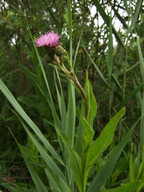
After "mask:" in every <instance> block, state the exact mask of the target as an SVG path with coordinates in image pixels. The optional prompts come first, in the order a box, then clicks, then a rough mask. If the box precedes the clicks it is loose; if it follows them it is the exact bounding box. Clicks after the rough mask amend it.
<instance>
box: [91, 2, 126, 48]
mask: <svg viewBox="0 0 144 192" xmlns="http://www.w3.org/2000/svg"><path fill="white" fill-rule="evenodd" d="M93 2H94V4H95V6H96V8H97V11H98V12H99V13H100V15H101V17H102V18H103V20H104V21H105V23H106V24H107V26H108V27H109V17H108V16H107V14H106V13H105V11H104V9H103V8H102V6H101V5H100V3H99V1H98V0H93ZM112 31H113V33H114V35H115V37H116V39H117V40H118V41H119V43H120V44H121V45H122V46H123V47H124V44H123V42H122V40H121V38H120V36H119V34H118V33H117V31H116V30H115V28H114V27H113V26H112Z"/></svg>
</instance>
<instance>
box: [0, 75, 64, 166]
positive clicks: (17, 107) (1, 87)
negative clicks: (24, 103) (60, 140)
mask: <svg viewBox="0 0 144 192" xmlns="http://www.w3.org/2000/svg"><path fill="white" fill-rule="evenodd" d="M0 90H1V91H2V93H3V94H4V95H5V97H6V98H7V99H8V100H9V102H10V103H11V104H12V106H13V107H14V109H15V110H16V111H17V112H18V114H19V115H20V116H21V117H22V119H24V120H25V122H26V123H27V124H28V125H29V126H30V127H31V129H32V130H33V131H34V132H35V134H36V135H37V136H38V138H39V139H40V140H41V141H42V142H43V144H44V145H45V147H46V148H47V149H48V150H49V152H50V153H51V154H52V155H53V156H54V158H55V159H57V160H58V161H59V162H60V163H61V164H62V165H63V162H62V160H61V159H60V157H59V156H58V155H57V153H56V151H55V150H54V149H53V147H52V146H51V145H50V143H49V142H48V141H47V139H46V138H45V137H44V136H43V134H42V132H41V131H40V130H39V128H38V127H37V125H36V124H35V123H34V122H33V121H32V120H31V119H30V117H29V116H28V115H27V114H26V112H25V111H24V110H23V108H22V107H21V106H20V105H19V103H18V102H17V101H16V99H15V98H14V96H13V95H12V94H11V92H10V91H9V90H8V88H7V87H6V86H5V84H4V83H3V81H2V80H1V79H0Z"/></svg>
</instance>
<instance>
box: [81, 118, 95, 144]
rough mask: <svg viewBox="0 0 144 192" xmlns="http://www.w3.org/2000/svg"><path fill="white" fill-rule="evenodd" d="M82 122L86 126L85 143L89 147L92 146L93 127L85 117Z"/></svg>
mask: <svg viewBox="0 0 144 192" xmlns="http://www.w3.org/2000/svg"><path fill="white" fill-rule="evenodd" d="M80 120H81V122H82V124H83V126H84V134H83V138H84V141H85V143H86V146H87V145H89V144H91V142H92V140H93V136H94V130H93V129H92V128H91V126H90V125H89V123H88V122H87V120H86V119H85V118H84V117H81V119H80Z"/></svg>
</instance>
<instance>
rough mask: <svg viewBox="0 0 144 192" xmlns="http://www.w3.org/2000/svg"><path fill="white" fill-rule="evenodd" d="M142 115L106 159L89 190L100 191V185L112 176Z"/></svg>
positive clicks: (90, 191)
mask: <svg viewBox="0 0 144 192" xmlns="http://www.w3.org/2000/svg"><path fill="white" fill-rule="evenodd" d="M140 119H141V117H140V118H139V119H138V120H137V122H136V123H135V124H134V125H133V126H132V128H131V130H130V131H129V132H128V133H127V135H126V136H125V137H124V138H123V139H122V141H121V142H120V143H119V144H118V145H117V146H116V147H115V148H114V150H113V152H112V153H111V155H110V157H109V159H108V160H107V161H106V163H105V165H104V166H103V167H102V168H101V170H100V171H99V172H98V174H97V175H96V176H95V177H94V178H93V180H92V181H91V183H90V185H89V187H88V190H87V192H99V189H100V187H101V186H102V185H103V184H104V183H105V182H106V180H107V179H108V178H109V177H110V175H111V173H112V171H113V170H114V167H115V165H116V162H117V160H118V158H119V157H120V154H121V153H122V151H123V149H124V147H125V145H126V144H127V142H128V141H129V139H130V137H131V134H132V132H133V130H134V128H135V127H136V125H137V123H138V122H139V120H140Z"/></svg>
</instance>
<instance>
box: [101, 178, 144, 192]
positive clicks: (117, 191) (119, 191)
mask: <svg viewBox="0 0 144 192" xmlns="http://www.w3.org/2000/svg"><path fill="white" fill-rule="evenodd" d="M140 185H144V181H143V180H138V181H134V182H132V183H128V184H125V185H123V186H121V187H117V188H114V189H108V190H106V191H104V192H128V191H129V192H132V191H135V190H137V189H138V188H139V186H140Z"/></svg>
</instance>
